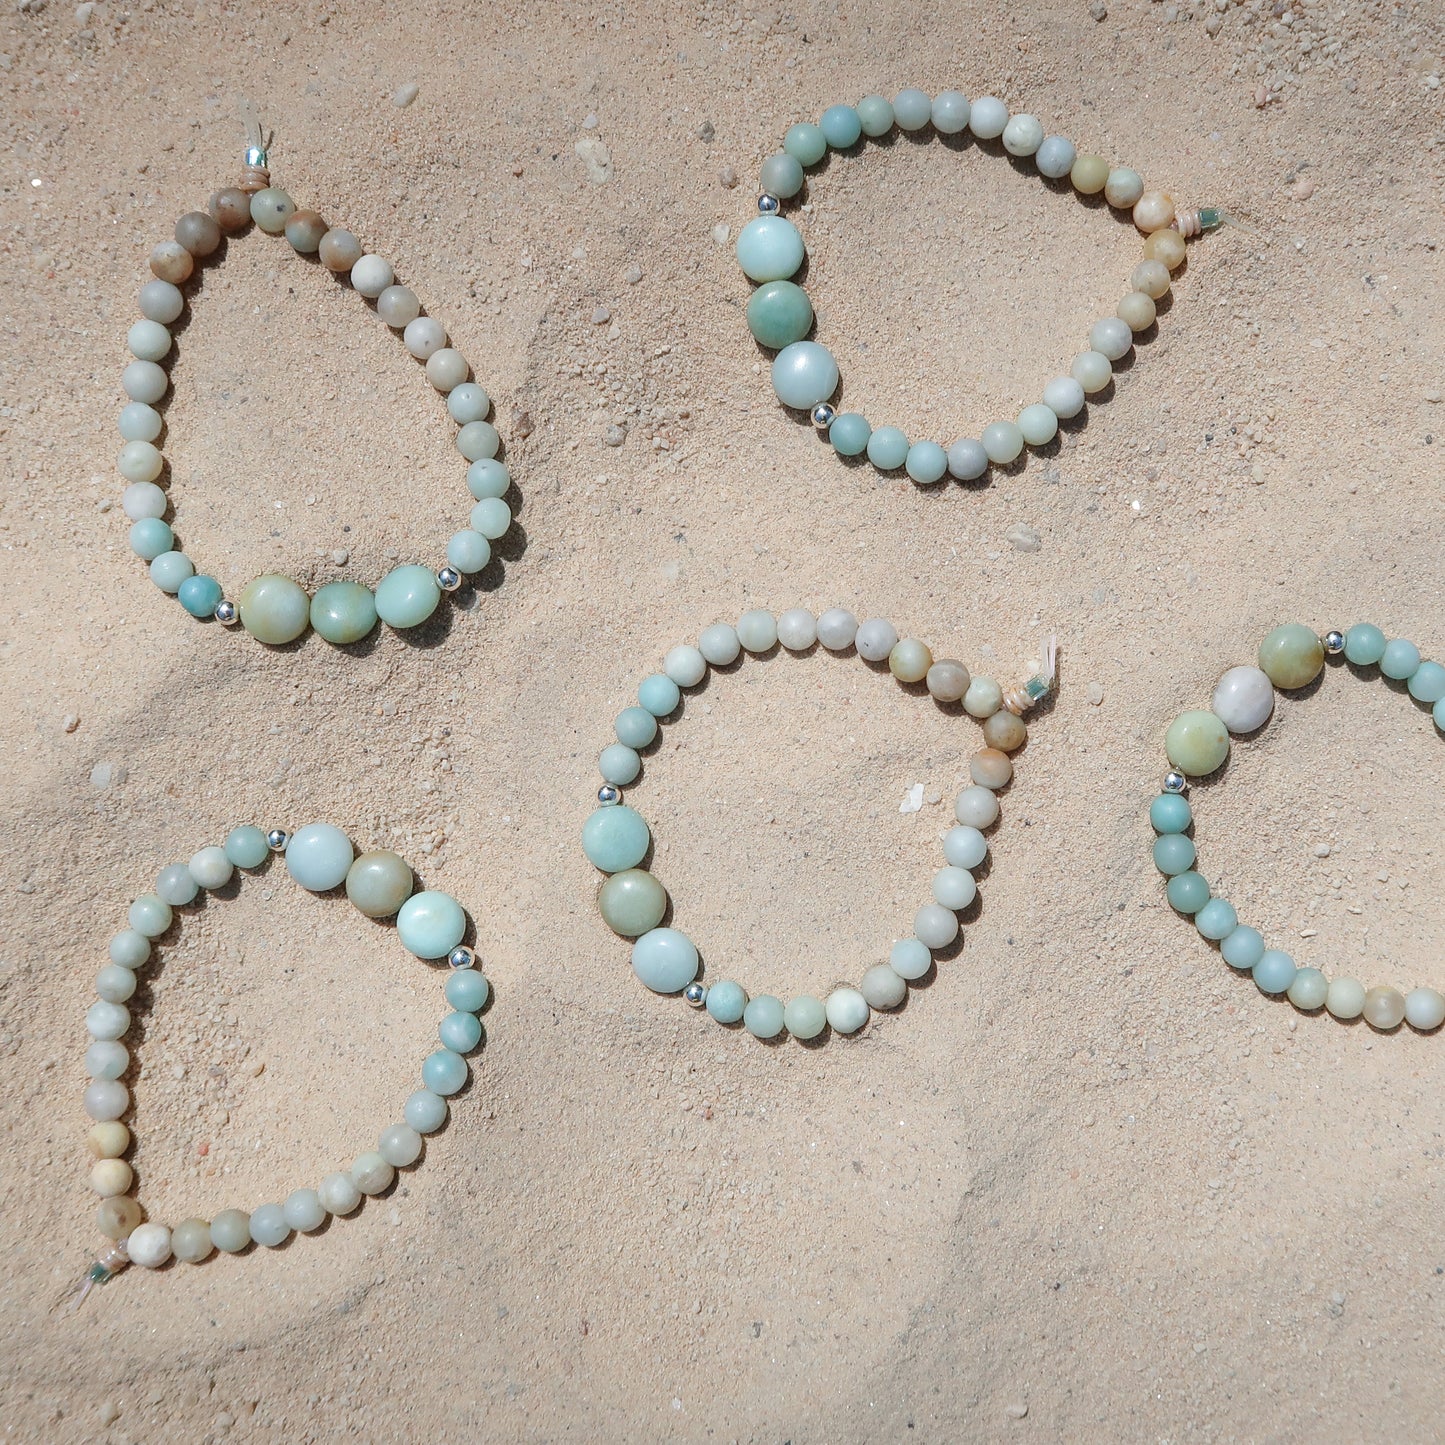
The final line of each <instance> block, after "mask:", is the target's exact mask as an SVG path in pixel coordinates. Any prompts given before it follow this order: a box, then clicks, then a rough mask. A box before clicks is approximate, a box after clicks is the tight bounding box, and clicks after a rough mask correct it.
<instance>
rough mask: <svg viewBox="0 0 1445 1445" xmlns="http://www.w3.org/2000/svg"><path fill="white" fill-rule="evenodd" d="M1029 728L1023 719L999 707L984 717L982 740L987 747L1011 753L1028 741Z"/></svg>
mask: <svg viewBox="0 0 1445 1445" xmlns="http://www.w3.org/2000/svg"><path fill="white" fill-rule="evenodd" d="M1028 736H1029V730H1028V728H1027V727H1025V726H1024V720H1023V719H1022V718H1021V717H1017V716H1015V714H1013V713H1011V712H1007V711H1006V710H1005V709H1003V708H1000V709H999V710H998V711H997V712H996V713H994V715H993V716H992V717H990V718H985V719H984V724H983V740H984V742H986V743H987V744H988V745H989V747H991V748H997V749H998V750H999V751H1000V752H1004V753H1012V752H1015V751H1017V750H1018V749H1019V748H1021V747H1023V745H1024V744H1025V743H1026V742H1027V741H1028Z"/></svg>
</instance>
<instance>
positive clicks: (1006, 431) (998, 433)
mask: <svg viewBox="0 0 1445 1445" xmlns="http://www.w3.org/2000/svg"><path fill="white" fill-rule="evenodd" d="M983 449H984V451H985V452H987V453H988V459H989V461H991V462H995V463H997V464H998V465H999V466H1007V465H1008V464H1009V463H1010V462H1013V461H1017V460H1018V456H1019V453H1020V452H1022V451H1023V449H1024V434H1023V432H1022V431H1021V430H1020V429H1019V426H1018V424H1017V423H1016V422H1011V421H995V422H990V423H989V425H988V426H986V427H984V429H983Z"/></svg>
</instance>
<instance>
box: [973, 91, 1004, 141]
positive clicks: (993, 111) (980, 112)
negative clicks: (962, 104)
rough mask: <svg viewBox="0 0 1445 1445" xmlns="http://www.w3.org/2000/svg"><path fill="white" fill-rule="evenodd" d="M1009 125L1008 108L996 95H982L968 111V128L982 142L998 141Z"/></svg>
mask: <svg viewBox="0 0 1445 1445" xmlns="http://www.w3.org/2000/svg"><path fill="white" fill-rule="evenodd" d="M1007 124H1008V106H1006V105H1005V104H1004V103H1003V101H1001V100H1000V99H999V98H998V97H997V96H996V95H981V96H979V98H978V99H977V100H976V101H974V102H973V104H972V105H971V106H970V107H969V111H968V128H969V130H971V131H972V132H973V133H974V135H976V136H977V137H978V138H979V139H980V140H997V139H998V138H999V137H1000V136H1001V135H1002V134H1003V131H1004V127H1005V126H1006V125H1007Z"/></svg>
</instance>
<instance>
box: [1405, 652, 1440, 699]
mask: <svg viewBox="0 0 1445 1445" xmlns="http://www.w3.org/2000/svg"><path fill="white" fill-rule="evenodd" d="M1409 689H1410V696H1411V697H1413V698H1414V699H1415V701H1416V702H1439V701H1440V699H1441V698H1442V697H1445V667H1441V666H1440V664H1439V663H1438V662H1422V663H1421V664H1420V666H1419V667H1417V668H1416V669H1415V671H1414V672H1413V673H1412V674H1411V675H1410V682H1409Z"/></svg>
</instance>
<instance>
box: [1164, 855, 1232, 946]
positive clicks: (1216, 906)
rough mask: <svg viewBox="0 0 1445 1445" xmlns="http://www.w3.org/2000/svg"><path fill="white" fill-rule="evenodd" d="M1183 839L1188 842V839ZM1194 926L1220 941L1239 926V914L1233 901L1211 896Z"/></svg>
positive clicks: (1195, 919) (1207, 936)
mask: <svg viewBox="0 0 1445 1445" xmlns="http://www.w3.org/2000/svg"><path fill="white" fill-rule="evenodd" d="M1163 841H1164V840H1163V839H1162V838H1161V839H1159V842H1161V843H1162V842H1163ZM1183 841H1185V842H1188V839H1185V840H1183ZM1194 926H1195V927H1196V928H1197V929H1198V930H1199V932H1200V934H1201V936H1203V937H1204V938H1208V939H1212V940H1214V941H1215V942H1218V941H1219V940H1220V939H1223V938H1228V937H1229V935H1230V934H1231V933H1232V932H1234V930H1235V929H1236V928H1237V927H1238V926H1239V915H1238V914H1237V913H1236V912H1235V911H1234V905H1233V904H1232V903H1229V902H1228V901H1226V900H1225V899H1223V898H1211V899H1210V900H1209V902H1208V903H1206V904H1205V905H1204V907H1203V908H1201V909H1200V910H1199V912H1198V913H1196V914H1195V915H1194Z"/></svg>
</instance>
